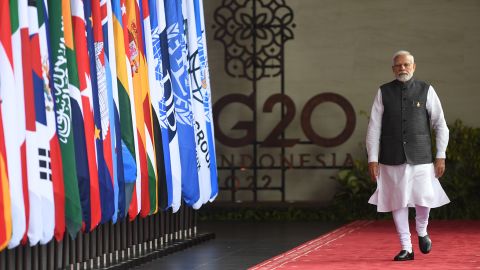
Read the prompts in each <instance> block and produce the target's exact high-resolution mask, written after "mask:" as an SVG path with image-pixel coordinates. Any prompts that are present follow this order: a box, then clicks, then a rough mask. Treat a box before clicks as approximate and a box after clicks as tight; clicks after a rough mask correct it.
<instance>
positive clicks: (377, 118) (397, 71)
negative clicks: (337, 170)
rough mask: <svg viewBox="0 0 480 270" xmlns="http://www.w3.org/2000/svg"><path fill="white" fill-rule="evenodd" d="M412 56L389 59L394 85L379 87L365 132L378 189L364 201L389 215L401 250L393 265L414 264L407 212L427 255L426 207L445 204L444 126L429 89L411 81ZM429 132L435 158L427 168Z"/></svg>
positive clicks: (429, 244) (401, 54)
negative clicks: (412, 217) (410, 209)
mask: <svg viewBox="0 0 480 270" xmlns="http://www.w3.org/2000/svg"><path fill="white" fill-rule="evenodd" d="M415 67H416V66H415V62H414V58H413V55H412V54H410V53H409V52H407V51H398V52H396V53H395V54H394V55H393V66H392V70H393V73H394V75H395V78H396V79H395V80H393V81H391V82H389V83H386V84H384V85H382V86H380V89H379V90H378V92H377V95H376V97H375V100H374V102H373V106H372V112H371V115H370V121H369V124H368V131H367V138H366V144H367V151H368V169H369V173H370V176H371V178H372V180H373V181H377V190H376V191H375V193H374V194H373V195H372V197H371V198H370V200H369V201H368V202H369V203H371V204H375V205H377V211H378V212H392V215H393V220H394V222H395V227H396V229H397V232H398V235H399V238H400V244H401V251H400V252H399V253H398V255H396V256H395V258H394V260H395V261H406V260H413V259H414V253H413V249H412V242H411V239H410V229H409V225H408V207H415V213H416V216H415V224H416V231H417V234H418V240H419V247H420V251H421V252H422V253H424V254H427V253H429V252H430V249H431V247H432V242H431V240H430V237H429V235H428V233H427V225H428V217H429V213H430V208H435V207H439V206H442V205H444V204H447V203H449V202H450V200H449V199H448V197H447V195H446V194H445V192H444V190H443V189H442V187H441V185H440V183H439V181H438V178H440V177H441V176H442V175H443V173H444V171H445V151H446V149H447V144H448V137H449V136H448V127H447V124H446V123H445V118H444V116H443V110H442V105H441V104H440V100H439V99H438V96H437V94H436V93H435V90H434V89H433V87H432V86H431V85H429V84H427V83H425V82H423V81H419V80H416V79H414V78H412V77H413V73H414V72H415ZM431 128H433V130H434V131H435V135H436V136H435V139H436V151H437V152H436V157H435V162H434V163H432V161H433V157H432V146H431Z"/></svg>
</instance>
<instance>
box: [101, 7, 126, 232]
mask: <svg viewBox="0 0 480 270" xmlns="http://www.w3.org/2000/svg"><path fill="white" fill-rule="evenodd" d="M100 10H101V15H102V28H103V41H104V50H105V70H106V74H107V90H108V105H109V110H108V112H109V119H110V128H111V148H112V162H113V183H114V185H113V191H114V207H115V210H114V213H113V216H112V221H113V223H116V222H117V218H118V212H119V205H124V204H125V180H124V176H123V156H122V148H121V147H122V145H121V134H120V115H119V107H118V106H119V100H118V82H117V66H116V59H115V47H114V38H113V22H112V19H113V18H112V6H111V3H110V1H107V0H102V1H101V2H100ZM120 211H124V209H123V208H122V210H120ZM122 217H123V214H122Z"/></svg>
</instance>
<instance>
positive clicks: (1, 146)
mask: <svg viewBox="0 0 480 270" xmlns="http://www.w3.org/2000/svg"><path fill="white" fill-rule="evenodd" d="M0 24H1V25H2V31H0V101H1V102H0V252H1V251H2V250H3V249H5V247H6V246H7V245H8V243H9V242H10V239H11V237H12V212H11V211H12V205H11V201H10V187H9V179H8V169H7V168H8V166H7V149H6V147H5V144H6V143H8V142H9V141H8V140H7V136H5V135H6V133H8V129H10V127H8V126H4V121H3V118H4V117H5V119H7V118H6V114H5V113H4V110H5V109H11V108H9V106H8V105H7V104H6V102H5V94H6V92H13V91H12V90H13V89H14V87H15V86H14V84H15V82H14V80H13V67H12V65H13V56H12V39H11V38H12V36H11V29H10V7H9V2H8V1H2V2H0ZM6 105H7V106H6ZM13 105H14V104H13ZM5 123H6V121H5ZM5 131H7V132H5Z"/></svg>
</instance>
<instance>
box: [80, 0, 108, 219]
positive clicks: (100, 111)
mask: <svg viewBox="0 0 480 270" xmlns="http://www.w3.org/2000/svg"><path fill="white" fill-rule="evenodd" d="M84 7H85V17H86V18H89V20H88V21H87V41H88V48H89V56H90V72H91V75H92V77H91V78H92V89H93V108H94V120H95V137H96V146H97V165H98V178H99V187H100V202H101V204H100V205H101V208H102V220H101V222H102V223H105V222H107V221H109V220H111V218H112V216H113V212H114V211H115V207H114V205H113V200H114V191H113V180H112V175H113V174H112V171H113V164H112V146H111V137H110V120H109V113H108V94H107V82H106V80H107V78H106V74H105V72H106V71H105V55H104V53H105V52H104V43H103V33H102V22H101V14H100V2H99V1H98V0H92V1H86V2H84Z"/></svg>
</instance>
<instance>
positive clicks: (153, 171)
mask: <svg viewBox="0 0 480 270" xmlns="http://www.w3.org/2000/svg"><path fill="white" fill-rule="evenodd" d="M138 3H139V5H140V6H139V10H140V18H142V20H141V22H140V23H141V25H142V32H140V33H139V36H141V37H143V44H144V46H143V47H142V49H143V55H144V58H143V61H144V65H143V67H144V68H143V69H141V71H142V72H143V74H142V76H144V77H145V78H148V81H147V84H146V86H145V87H144V88H143V89H144V91H142V97H143V113H144V119H145V137H146V147H147V149H146V150H147V162H148V164H147V165H148V179H149V183H148V197H149V198H150V202H149V205H150V208H146V209H142V210H143V216H146V215H148V214H153V213H156V212H157V210H158V203H157V202H158V194H157V190H158V174H161V175H162V177H163V174H164V173H165V169H164V168H163V162H157V157H158V156H160V157H161V156H162V152H159V153H158V154H156V151H157V149H156V148H158V147H160V146H161V144H157V141H158V142H159V143H160V142H161V140H157V141H155V136H157V137H158V136H159V134H160V130H159V128H158V125H156V127H157V128H154V124H153V123H154V122H155V123H158V119H156V115H155V114H154V113H152V101H151V98H150V91H151V90H154V89H153V88H152V86H153V81H155V71H154V63H153V47H152V43H153V41H152V32H151V26H150V10H149V8H148V1H146V0H140V1H139V2H138ZM143 81H145V80H143ZM155 134H156V135H155ZM158 150H159V151H161V149H158Z"/></svg>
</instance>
